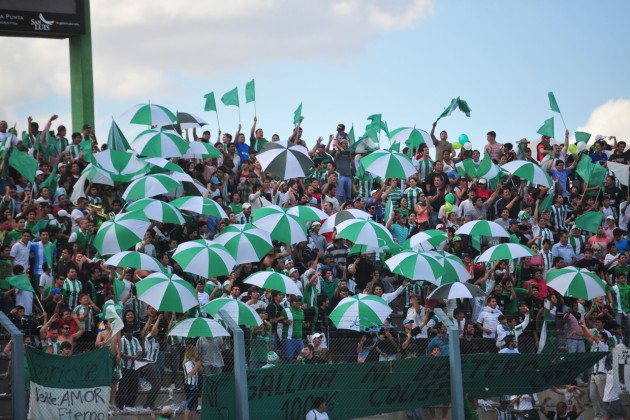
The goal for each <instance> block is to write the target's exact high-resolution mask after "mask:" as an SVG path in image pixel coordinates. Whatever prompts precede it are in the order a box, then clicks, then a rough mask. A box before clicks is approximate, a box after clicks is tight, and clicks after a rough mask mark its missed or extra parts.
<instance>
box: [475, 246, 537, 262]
mask: <svg viewBox="0 0 630 420" xmlns="http://www.w3.org/2000/svg"><path fill="white" fill-rule="evenodd" d="M534 256H536V253H535V252H534V251H532V250H531V249H529V248H527V247H526V246H524V245H521V244H512V243H508V244H499V245H495V246H492V247H490V248H488V249H487V250H486V251H485V252H484V253H483V254H481V255H480V256H479V257H477V262H488V261H496V260H515V259H517V258H523V257H534Z"/></svg>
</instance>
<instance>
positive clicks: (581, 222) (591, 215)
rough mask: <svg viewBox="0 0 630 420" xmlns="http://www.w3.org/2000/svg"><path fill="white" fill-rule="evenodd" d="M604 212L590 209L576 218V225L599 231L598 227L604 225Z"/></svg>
mask: <svg viewBox="0 0 630 420" xmlns="http://www.w3.org/2000/svg"><path fill="white" fill-rule="evenodd" d="M603 219H604V213H601V212H599V211H589V212H587V213H584V214H583V215H581V216H579V217H578V218H577V219H575V226H576V227H579V228H580V229H582V230H585V231H587V232H592V233H597V229H598V228H599V227H600V226H601V225H602V220H603Z"/></svg>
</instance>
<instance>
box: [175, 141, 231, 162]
mask: <svg viewBox="0 0 630 420" xmlns="http://www.w3.org/2000/svg"><path fill="white" fill-rule="evenodd" d="M221 156H223V154H221V152H220V151H219V149H217V148H216V147H214V146H213V145H212V144H210V143H204V142H202V141H191V142H189V143H188V150H187V151H186V153H184V155H183V156H182V157H183V158H184V159H207V158H220V157H221Z"/></svg>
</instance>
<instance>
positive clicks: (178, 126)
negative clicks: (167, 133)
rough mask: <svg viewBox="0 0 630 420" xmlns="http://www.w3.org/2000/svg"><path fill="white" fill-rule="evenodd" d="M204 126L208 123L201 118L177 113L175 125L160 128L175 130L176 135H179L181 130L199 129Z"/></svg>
mask: <svg viewBox="0 0 630 420" xmlns="http://www.w3.org/2000/svg"><path fill="white" fill-rule="evenodd" d="M204 125H208V123H207V122H206V121H205V120H204V119H203V118H201V117H198V116H196V115H193V114H190V113H188V112H180V111H177V122H176V123H175V124H169V125H165V126H163V127H162V128H163V129H165V130H175V131H177V132H178V133H181V131H182V130H187V129H189V128H200V127H203V126H204Z"/></svg>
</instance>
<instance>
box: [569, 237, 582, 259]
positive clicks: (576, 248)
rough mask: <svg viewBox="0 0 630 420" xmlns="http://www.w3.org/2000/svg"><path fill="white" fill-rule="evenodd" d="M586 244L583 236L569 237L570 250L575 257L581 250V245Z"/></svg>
mask: <svg viewBox="0 0 630 420" xmlns="http://www.w3.org/2000/svg"><path fill="white" fill-rule="evenodd" d="M585 243H586V236H584V235H578V236H573V235H572V234H571V235H569V245H571V248H573V252H575V255H578V254H579V253H580V252H581V251H580V250H581V249H582V245H584V244H585Z"/></svg>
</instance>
